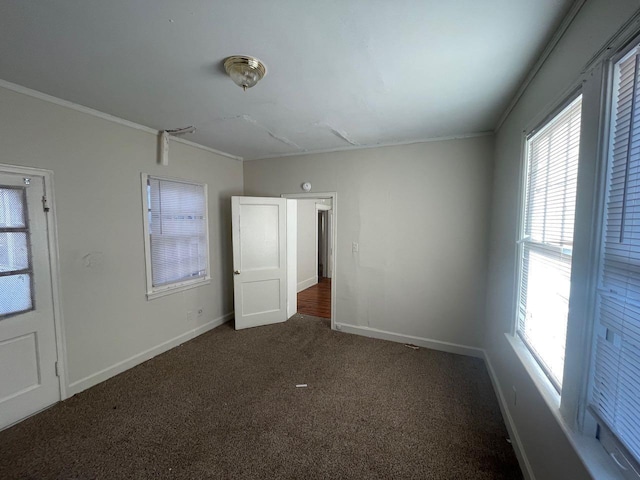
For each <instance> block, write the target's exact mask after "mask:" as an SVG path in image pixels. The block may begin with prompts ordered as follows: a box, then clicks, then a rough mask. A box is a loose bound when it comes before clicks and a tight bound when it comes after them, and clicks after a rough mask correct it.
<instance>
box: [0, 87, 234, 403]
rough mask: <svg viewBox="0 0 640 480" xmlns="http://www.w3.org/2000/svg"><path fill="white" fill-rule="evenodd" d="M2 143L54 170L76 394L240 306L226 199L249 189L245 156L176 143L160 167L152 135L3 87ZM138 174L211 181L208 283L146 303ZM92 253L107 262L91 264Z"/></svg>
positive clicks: (7, 158) (13, 157) (9, 154)
mask: <svg viewBox="0 0 640 480" xmlns="http://www.w3.org/2000/svg"><path fill="white" fill-rule="evenodd" d="M0 144H1V145H2V157H1V158H0V162H2V163H6V164H13V165H23V166H30V167H39V168H45V169H49V170H53V172H54V181H55V195H56V206H55V208H56V213H57V219H58V234H59V245H60V270H61V296H62V298H61V302H62V310H63V317H64V325H65V335H66V344H67V352H68V365H67V367H68V374H69V377H68V383H70V384H72V388H71V389H70V391H71V393H73V392H75V391H79V390H81V389H83V388H86V387H88V386H91V385H93V384H95V383H96V382H98V381H101V380H104V379H105V378H106V377H108V376H110V375H112V374H114V373H117V369H118V368H119V367H118V365H123V364H124V365H128V366H132V364H135V363H137V361H139V357H136V356H139V355H140V354H141V353H144V352H147V351H149V350H154V349H155V348H156V347H158V346H159V345H162V344H164V343H165V342H170V341H171V340H172V339H176V338H177V337H180V336H181V335H184V334H185V333H187V332H190V331H193V330H194V329H196V328H197V327H200V326H203V325H205V324H206V323H207V322H209V321H212V320H215V319H219V318H220V317H222V316H223V315H225V314H228V313H230V312H231V311H232V310H233V291H232V288H233V287H232V283H231V280H232V279H231V265H230V261H231V238H230V237H231V233H230V208H231V207H230V199H229V197H230V196H231V195H238V194H242V191H243V186H242V182H243V180H242V164H241V163H240V162H238V161H236V160H232V159H228V158H225V157H222V156H219V155H216V154H213V153H211V152H209V151H205V150H202V149H198V148H194V147H191V146H187V145H184V144H179V143H175V142H172V143H171V153H170V156H171V161H170V166H169V167H161V166H159V165H157V163H156V159H157V153H156V151H157V138H156V137H155V135H153V134H150V133H147V132H144V131H142V130H138V129H134V128H131V127H128V126H124V125H120V124H117V123H114V122H111V121H107V120H104V119H101V118H97V117H95V116H91V115H88V114H84V113H80V112H78V111H75V110H72V109H69V108H65V107H62V106H58V105H54V104H52V103H49V102H46V101H43V100H39V99H36V98H32V97H29V96H26V95H23V94H20V93H16V92H13V91H10V90H6V89H3V88H0ZM141 172H145V173H150V174H157V175H164V176H171V177H178V178H185V179H194V180H198V181H201V182H206V183H207V184H208V186H209V216H210V220H209V227H210V248H211V251H210V257H211V275H212V280H211V283H210V284H209V285H206V286H202V287H198V288H195V289H191V290H188V291H185V292H181V293H176V294H172V295H168V296H165V297H162V298H158V299H155V300H151V301H147V300H146V297H145V292H146V282H145V260H144V244H143V233H142V219H143V213H142V194H141V184H140V173H141ZM92 252H93V253H96V252H99V253H100V255H98V256H99V257H100V256H101V258H102V261H101V262H99V263H98V264H97V265H96V266H94V267H93V268H88V267H86V266H85V265H84V263H83V257H84V256H85V255H87V254H89V253H92ZM199 308H202V309H203V315H202V316H201V317H200V318H198V317H197V315H196V316H194V318H192V319H189V320H187V315H186V312H187V311H188V310H196V311H197V309H199ZM136 358H137V359H138V360H136ZM114 369H115V370H114Z"/></svg>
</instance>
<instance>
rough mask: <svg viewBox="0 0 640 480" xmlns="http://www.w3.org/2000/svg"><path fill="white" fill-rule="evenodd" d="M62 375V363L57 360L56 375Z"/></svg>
mask: <svg viewBox="0 0 640 480" xmlns="http://www.w3.org/2000/svg"><path fill="white" fill-rule="evenodd" d="M59 376H60V364H59V363H58V362H56V377H59Z"/></svg>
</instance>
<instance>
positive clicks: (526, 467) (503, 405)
mask: <svg viewBox="0 0 640 480" xmlns="http://www.w3.org/2000/svg"><path fill="white" fill-rule="evenodd" d="M484 363H485V365H486V366H487V371H488V372H489V378H490V379H491V384H492V385H493V390H494V391H495V394H496V397H497V399H498V405H499V406H500V412H502V418H503V420H504V423H505V425H506V427H507V431H508V432H509V438H510V439H511V445H513V450H514V452H515V454H516V457H517V458H518V463H519V464H520V469H521V470H522V473H523V475H524V478H525V480H536V476H535V475H534V473H533V469H532V468H531V463H530V462H529V458H528V457H527V452H525V450H524V446H523V445H522V440H521V439H520V435H519V434H518V430H517V428H516V424H515V422H514V421H513V417H512V416H511V412H510V411H509V406H508V403H507V400H506V399H505V398H504V394H503V393H502V388H501V387H500V382H499V381H498V376H497V375H496V372H495V370H494V369H493V364H492V363H491V360H490V359H489V355H488V354H487V352H486V351H485V352H484Z"/></svg>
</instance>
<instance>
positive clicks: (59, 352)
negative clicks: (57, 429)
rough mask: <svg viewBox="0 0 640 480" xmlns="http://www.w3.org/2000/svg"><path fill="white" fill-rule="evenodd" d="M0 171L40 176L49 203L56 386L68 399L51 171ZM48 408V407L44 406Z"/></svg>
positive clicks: (9, 167) (2, 166)
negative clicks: (56, 368) (56, 369)
mask: <svg viewBox="0 0 640 480" xmlns="http://www.w3.org/2000/svg"><path fill="white" fill-rule="evenodd" d="M0 170H2V171H4V172H8V173H17V174H20V175H30V176H32V177H42V179H43V184H44V193H45V195H46V196H47V200H48V202H49V214H48V215H45V218H46V222H47V241H48V245H47V246H48V249H49V266H50V275H51V296H52V307H53V323H54V328H55V339H56V356H57V358H56V361H57V362H58V384H59V386H60V400H64V399H66V398H68V396H69V395H68V392H67V378H68V376H69V374H68V369H67V342H66V337H65V329H64V317H63V315H62V305H61V303H60V285H61V284H62V282H61V279H60V252H59V250H58V221H57V216H56V203H55V194H54V188H53V171H51V170H45V169H42V168H33V167H22V166H17V165H6V164H0ZM47 408H48V407H47Z"/></svg>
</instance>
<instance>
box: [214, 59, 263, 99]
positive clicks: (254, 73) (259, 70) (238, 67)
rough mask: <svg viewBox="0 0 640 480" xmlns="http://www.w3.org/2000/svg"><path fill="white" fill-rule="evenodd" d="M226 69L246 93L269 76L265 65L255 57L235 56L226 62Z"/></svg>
mask: <svg viewBox="0 0 640 480" xmlns="http://www.w3.org/2000/svg"><path fill="white" fill-rule="evenodd" d="M224 69H225V70H226V72H227V73H228V74H229V76H230V77H231V80H233V81H234V82H235V84H236V85H238V86H239V87H242V89H243V90H244V91H246V90H247V88H251V87H253V86H254V85H255V84H256V83H258V82H259V81H260V80H262V78H263V77H264V76H265V75H266V74H267V67H265V65H264V63H262V62H261V61H260V60H258V59H257V58H254V57H247V56H244V55H233V56H231V57H227V58H225V60H224Z"/></svg>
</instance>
